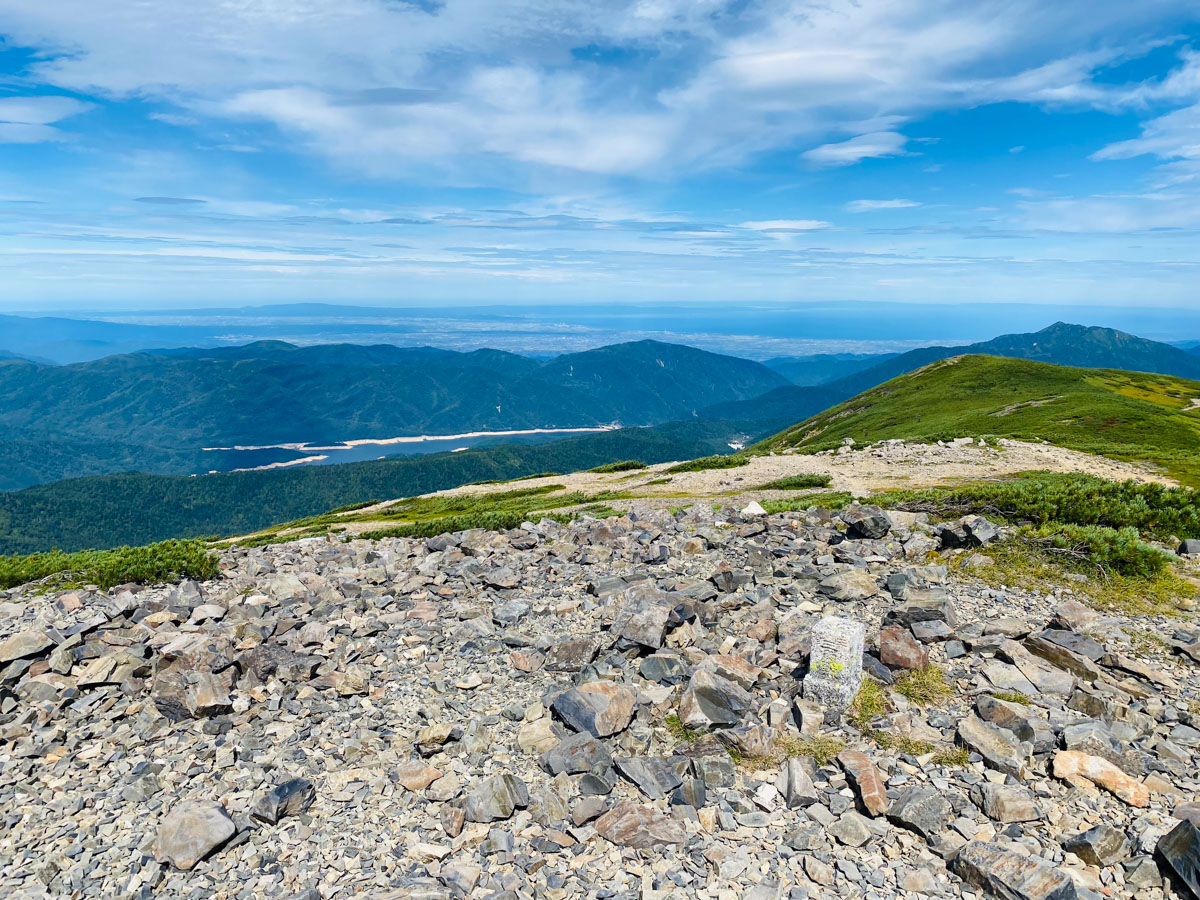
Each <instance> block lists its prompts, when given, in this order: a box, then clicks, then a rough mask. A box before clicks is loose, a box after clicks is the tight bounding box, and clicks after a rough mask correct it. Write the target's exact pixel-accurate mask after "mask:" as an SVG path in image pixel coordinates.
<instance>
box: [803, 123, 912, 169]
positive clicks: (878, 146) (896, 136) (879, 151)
mask: <svg viewBox="0 0 1200 900" xmlns="http://www.w3.org/2000/svg"><path fill="white" fill-rule="evenodd" d="M907 140H908V139H907V138H905V137H904V135H902V134H900V133H899V132H896V131H876V132H874V133H872V134H860V135H859V136H858V137H852V138H850V139H849V140H846V141H839V142H837V143H834V144H822V145H821V146H820V147H813V148H812V149H811V150H806V151H805V152H804V153H802V154H800V156H801V158H803V159H804V160H806V161H807V162H809V163H812V164H813V165H815V166H851V165H854V163H857V162H861V161H862V160H864V159H878V158H880V157H885V156H900V155H902V154H903V153H904V145H905V143H906V142H907Z"/></svg>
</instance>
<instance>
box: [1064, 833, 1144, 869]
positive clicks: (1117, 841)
mask: <svg viewBox="0 0 1200 900" xmlns="http://www.w3.org/2000/svg"><path fill="white" fill-rule="evenodd" d="M1063 849H1064V850H1068V851H1070V852H1071V853H1074V854H1075V855H1076V856H1078V857H1079V858H1080V859H1082V860H1083V861H1084V862H1085V863H1087V864H1088V865H1089V866H1101V867H1103V866H1115V865H1116V864H1117V863H1119V862H1120V861H1121V860H1123V859H1125V858H1126V857H1127V856H1129V842H1128V841H1127V840H1126V839H1125V833H1124V832H1122V831H1117V829H1115V828H1113V827H1111V826H1110V825H1104V824H1100V825H1096V826H1095V827H1093V828H1089V829H1088V830H1087V831H1085V832H1083V833H1082V834H1077V835H1075V836H1074V837H1071V838H1067V840H1065V841H1063Z"/></svg>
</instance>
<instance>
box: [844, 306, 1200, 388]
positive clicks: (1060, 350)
mask: <svg viewBox="0 0 1200 900" xmlns="http://www.w3.org/2000/svg"><path fill="white" fill-rule="evenodd" d="M971 354H985V355H988V356H1011V357H1015V358H1018V359H1030V360H1035V361H1038V362H1047V363H1054V364H1055V365H1059V366H1080V367H1083V368H1092V369H1123V370H1126V371H1130V372H1152V373H1156V374H1161V375H1177V376H1179V377H1181V378H1200V359H1197V358H1196V357H1195V356H1194V355H1193V354H1191V353H1187V352H1185V351H1184V350H1181V349H1179V348H1178V347H1172V346H1171V345H1170V344H1163V343H1160V342H1159V341H1150V340H1146V339H1145V338H1140V337H1137V336H1136V335H1132V334H1128V333H1126V332H1124V331H1117V330H1116V329H1113V328H1099V327H1091V326H1086V325H1070V324H1068V323H1066V322H1057V323H1055V324H1054V325H1051V326H1049V327H1047V328H1043V329H1042V330H1041V331H1035V332H1032V333H1029V334H1004V335H1000V336H999V337H996V338H992V339H991V340H988V341H981V342H979V343H976V344H967V345H964V346H958V347H922V348H920V349H918V350H910V351H909V352H908V353H902V354H900V355H899V356H896V357H893V358H891V359H888V360H885V361H884V362H881V363H879V364H878V365H874V366H871V367H870V368H868V369H864V370H863V371H861V372H856V373H854V374H851V375H847V376H845V377H843V378H839V379H837V380H836V381H832V382H829V383H828V384H826V387H829V388H832V389H834V390H840V391H842V392H843V393H844V394H847V395H852V394H860V393H862V392H863V391H866V390H870V389H871V388H873V387H875V386H876V385H879V384H883V383H884V382H885V381H890V380H891V379H893V378H895V377H896V376H898V375H903V374H904V373H906V372H911V371H913V370H914V369H918V368H920V367H921V366H925V365H928V364H929V363H931V362H934V361H936V360H939V359H948V358H949V357H952V356H967V355H971Z"/></svg>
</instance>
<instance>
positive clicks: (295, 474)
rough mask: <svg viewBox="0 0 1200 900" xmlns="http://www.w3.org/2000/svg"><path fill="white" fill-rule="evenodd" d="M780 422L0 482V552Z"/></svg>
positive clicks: (704, 424)
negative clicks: (268, 465)
mask: <svg viewBox="0 0 1200 900" xmlns="http://www.w3.org/2000/svg"><path fill="white" fill-rule="evenodd" d="M782 424H783V423H781V422H775V423H770V422H767V423H757V425H754V424H752V423H746V422H724V421H713V420H704V419H701V420H691V421H682V422H669V423H666V424H664V425H659V426H655V427H653V428H626V429H621V430H619V431H609V432H604V433H601V434H594V435H586V436H583V437H577V438H570V439H567V440H562V441H556V442H554V443H549V444H538V445H535V446H524V447H523V446H511V445H510V446H503V447H494V448H489V449H483V450H467V451H463V452H461V453H439V454H433V455H429V456H418V457H406V458H403V459H388V460H379V461H373V462H364V463H349V464H346V465H339V466H311V467H301V468H295V469H282V470H274V471H265V472H230V473H223V474H216V475H202V476H196V477H188V476H171V475H144V474H125V475H106V476H98V477H94V478H77V479H71V480H67V481H60V482H57V483H55V484H48V485H41V486H38V487H34V488H28V489H26V490H23V491H17V492H13V493H8V494H0V554H13V553H34V552H40V551H45V550H50V549H52V548H58V549H60V550H68V551H70V550H80V549H84V548H105V547H115V546H120V545H123V544H148V543H151V542H153V541H159V540H163V539H165V538H187V537H200V536H208V535H232V534H244V533H247V532H250V531H256V530H258V529H260V528H265V527H266V526H268V525H272V524H274V523H277V522H285V521H289V520H292V519H297V518H300V517H303V516H308V515H315V514H317V513H323V512H326V511H328V510H330V509H335V508H337V507H340V506H345V505H347V504H352V503H360V502H362V501H365V500H372V499H392V498H396V497H407V496H411V495H413V494H421V493H425V492H428V491H436V490H442V489H444V488H448V487H455V486H457V485H460V484H467V483H469V482H473V481H484V480H489V479H501V480H503V479H509V478H516V477H519V476H522V475H529V474H533V473H536V472H572V471H577V470H580V469H588V468H592V467H594V466H598V465H602V464H604V463H609V462H613V461H615V460H625V459H638V460H641V461H643V462H646V463H655V462H665V461H668V460H676V459H690V458H692V457H696V456H704V455H707V454H712V453H719V452H728V451H729V446H728V442H729V441H730V440H733V439H737V438H745V437H746V436H747V433H746V431H745V430H744V429H746V428H748V427H757V428H758V429H760V430H759V431H758V432H757V433H755V432H751V433H750V436H751V437H758V436H762V435H764V434H767V433H770V432H772V431H774V430H776V429H777V428H778V427H780V426H781V425H782Z"/></svg>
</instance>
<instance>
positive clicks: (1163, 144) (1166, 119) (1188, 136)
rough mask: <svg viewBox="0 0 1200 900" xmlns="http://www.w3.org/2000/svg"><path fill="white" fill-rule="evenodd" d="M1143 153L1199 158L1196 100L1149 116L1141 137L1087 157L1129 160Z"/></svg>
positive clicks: (1199, 107)
mask: <svg viewBox="0 0 1200 900" xmlns="http://www.w3.org/2000/svg"><path fill="white" fill-rule="evenodd" d="M1197 94H1200V90H1198V91H1197ZM1144 154H1150V155H1153V156H1157V157H1159V158H1161V159H1187V160H1200V103H1197V104H1196V105H1194V106H1187V107H1184V108H1183V109H1177V110H1175V111H1174V112H1172V113H1167V115H1165V116H1160V117H1159V118H1157V119H1151V120H1150V121H1149V122H1147V123H1146V124H1145V125H1143V126H1142V134H1141V137H1137V138H1133V139H1132V140H1128V141H1119V142H1117V143H1115V144H1109V145H1108V146H1107V147H1103V148H1101V149H1100V150H1097V151H1096V152H1095V153H1093V154H1092V157H1091V158H1092V159H1095V160H1108V159H1132V158H1133V157H1135V156H1142V155H1144Z"/></svg>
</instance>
